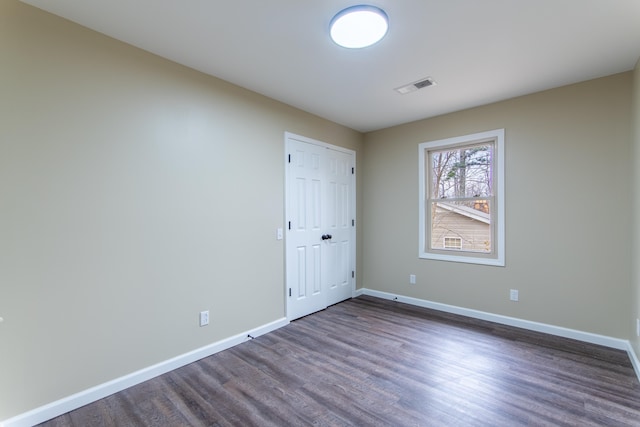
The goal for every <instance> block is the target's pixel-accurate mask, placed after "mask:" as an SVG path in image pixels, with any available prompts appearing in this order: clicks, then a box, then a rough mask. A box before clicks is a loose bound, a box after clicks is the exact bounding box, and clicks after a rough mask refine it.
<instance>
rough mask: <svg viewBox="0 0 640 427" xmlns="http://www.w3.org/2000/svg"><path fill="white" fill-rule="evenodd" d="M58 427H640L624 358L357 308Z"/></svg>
mask: <svg viewBox="0 0 640 427" xmlns="http://www.w3.org/2000/svg"><path fill="white" fill-rule="evenodd" d="M42 425H43V426H47V427H54V426H83V427H84V426H306V425H314V426H447V427H451V426H509V427H512V426H522V425H526V426H581V427H584V426H640V384H639V383H638V379H637V377H636V376H635V374H634V371H633V368H632V366H631V364H630V362H629V359H628V356H627V354H626V353H625V352H623V351H618V350H612V349H609V348H604V347H600V346H596V345H590V344H585V343H581V342H577V341H572V340H567V339H562V338H557V337H552V336H548V335H544V334H539V333H534V332H529V331H524V330H521V329H516V328H510V327H506V326H501V325H496V324H493V323H489V322H483V321H479V320H475V319H469V318H465V317H460V316H455V315H450V314H445V313H440V312H436V311H432V310H427V309H423V308H418V307H414V306H410V305H406V304H401V303H396V302H392V301H386V300H381V299H377V298H372V297H359V298H356V299H353V300H350V301H346V302H343V303H341V304H338V305H335V306H332V307H329V308H328V309H327V310H324V311H322V312H319V313H316V314H313V315H311V316H307V317H305V318H302V319H299V320H297V321H295V322H292V323H291V324H290V325H288V326H286V327H284V328H281V329H279V330H277V331H275V332H272V333H270V334H267V335H263V336H261V337H258V338H256V339H254V340H251V341H248V342H246V343H244V344H241V345H239V346H236V347H234V348H232V349H229V350H226V351H223V352H221V353H218V354H215V355H213V356H211V357H207V358H205V359H202V360H200V361H198V362H196V363H192V364H190V365H187V366H185V367H183V368H180V369H177V370H175V371H172V372H170V373H167V374H165V375H162V376H160V377H157V378H155V379H153V380H150V381H147V382H145V383H142V384H140V385H138V386H135V387H132V388H130V389H127V390H124V391H122V392H120V393H117V394H114V395H112V396H110V397H107V398H105V399H102V400H100V401H97V402H95V403H92V404H90V405H87V406H85V407H83V408H80V409H77V410H75V411H73V412H70V413H68V414H65V415H62V416H60V417H58V418H56V419H53V420H51V421H49V422H47V423H44V424H42Z"/></svg>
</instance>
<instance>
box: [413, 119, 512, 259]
mask: <svg viewBox="0 0 640 427" xmlns="http://www.w3.org/2000/svg"><path fill="white" fill-rule="evenodd" d="M504 134H505V132H504V129H494V130H490V131H486V132H480V133H474V134H470V135H464V136H457V137H453V138H446V139H440V140H437V141H429V142H423V143H421V144H419V145H418V159H419V163H418V169H419V173H418V175H419V182H418V188H419V193H420V194H419V195H420V197H419V200H420V208H419V218H420V222H419V227H418V228H419V233H420V234H419V239H418V240H419V251H418V254H419V257H420V258H423V259H431V260H439V261H453V262H464V263H471V264H483V265H492V266H499V267H504V265H505V215H504V212H505V208H504V204H505V203H504V202H505V200H504V175H505V174H504ZM487 141H493V142H494V144H495V145H494V153H493V168H494V174H495V182H494V194H493V197H494V205H495V206H494V209H493V212H492V217H491V221H492V225H493V229H494V233H493V240H492V242H491V244H492V252H491V253H489V254H479V253H474V252H464V250H462V251H460V250H457V251H447V252H449V253H442V252H443V251H434V250H429V249H428V245H427V242H430V240H428V239H430V238H431V235H430V233H429V236H427V231H428V226H427V224H428V223H430V220H429V218H428V217H427V215H429V214H428V210H427V200H428V194H427V191H428V186H427V179H430V177H428V174H429V165H428V164H427V163H426V159H427V157H428V156H427V154H428V152H429V151H434V150H436V149H438V150H445V149H447V148H455V147H456V146H464V145H471V144H477V143H482V142H487Z"/></svg>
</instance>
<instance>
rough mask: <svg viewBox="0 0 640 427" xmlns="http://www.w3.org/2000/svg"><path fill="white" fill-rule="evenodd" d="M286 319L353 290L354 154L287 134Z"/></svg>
mask: <svg viewBox="0 0 640 427" xmlns="http://www.w3.org/2000/svg"><path fill="white" fill-rule="evenodd" d="M285 138H286V195H285V198H286V224H285V225H286V241H285V245H286V291H287V293H286V298H287V317H288V318H289V320H293V319H297V318H299V317H302V316H305V315H307V314H310V313H313V312H315V311H318V310H322V309H324V308H326V307H327V306H329V305H331V304H335V303H337V302H340V301H343V300H345V299H347V298H351V296H352V295H353V291H354V289H355V278H354V270H355V268H354V265H355V197H354V196H355V176H354V167H355V164H354V163H355V154H354V153H353V152H352V151H350V150H345V149H341V148H338V147H333V146H330V145H328V144H324V143H321V142H318V141H314V140H310V139H308V138H304V137H300V136H298V135H293V134H290V133H287V134H286V135H285Z"/></svg>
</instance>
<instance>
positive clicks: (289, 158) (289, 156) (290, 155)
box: [289, 154, 291, 163]
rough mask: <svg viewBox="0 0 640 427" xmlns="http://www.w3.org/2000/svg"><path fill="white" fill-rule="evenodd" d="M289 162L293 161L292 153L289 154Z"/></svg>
mask: <svg viewBox="0 0 640 427" xmlns="http://www.w3.org/2000/svg"><path fill="white" fill-rule="evenodd" d="M289 163H291V154H289Z"/></svg>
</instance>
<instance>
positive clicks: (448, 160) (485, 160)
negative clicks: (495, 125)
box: [429, 143, 493, 199]
mask: <svg viewBox="0 0 640 427" xmlns="http://www.w3.org/2000/svg"><path fill="white" fill-rule="evenodd" d="M492 156H493V143H483V144H476V145H468V146H464V147H456V148H449V149H446V150H441V151H430V152H429V160H430V163H431V197H432V198H435V199H449V198H458V197H486V196H491V195H492V194H493V189H492V184H493V171H492V169H491V165H492Z"/></svg>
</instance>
